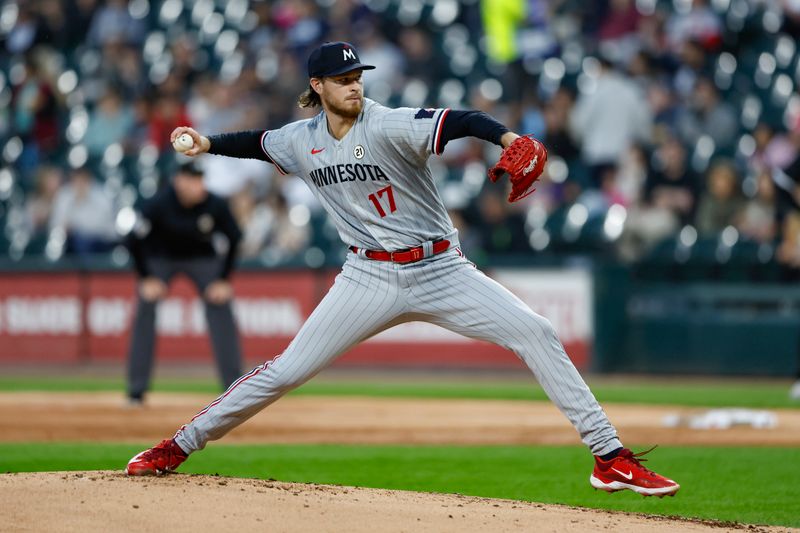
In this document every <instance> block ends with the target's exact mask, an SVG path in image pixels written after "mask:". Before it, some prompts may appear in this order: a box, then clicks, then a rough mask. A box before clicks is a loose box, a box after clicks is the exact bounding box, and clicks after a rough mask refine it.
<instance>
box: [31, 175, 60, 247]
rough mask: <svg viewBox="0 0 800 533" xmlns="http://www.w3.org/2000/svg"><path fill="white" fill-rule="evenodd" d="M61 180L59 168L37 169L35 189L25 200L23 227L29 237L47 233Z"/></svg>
mask: <svg viewBox="0 0 800 533" xmlns="http://www.w3.org/2000/svg"><path fill="white" fill-rule="evenodd" d="M62 180H63V173H62V171H61V169H60V168H58V167H51V166H42V167H39V170H38V172H37V174H36V189H34V191H33V192H32V193H31V194H29V195H28V197H27V198H26V199H25V227H26V230H27V232H28V233H29V234H30V235H41V234H44V233H46V232H47V229H48V225H49V223H50V216H51V213H52V211H53V203H54V201H55V198H56V194H57V193H58V190H59V188H60V187H61V182H62Z"/></svg>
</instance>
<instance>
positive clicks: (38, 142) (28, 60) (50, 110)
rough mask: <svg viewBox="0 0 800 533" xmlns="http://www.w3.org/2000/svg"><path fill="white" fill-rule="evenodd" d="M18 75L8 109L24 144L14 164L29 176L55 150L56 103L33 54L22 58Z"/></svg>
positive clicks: (56, 143) (56, 134)
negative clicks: (10, 109) (40, 161)
mask: <svg viewBox="0 0 800 533" xmlns="http://www.w3.org/2000/svg"><path fill="white" fill-rule="evenodd" d="M21 73H22V76H21V77H20V79H19V81H18V82H17V83H15V84H14V86H13V87H12V92H11V108H12V110H13V111H12V112H13V130H14V131H15V132H16V134H17V135H19V137H20V138H21V139H22V142H23V151H22V155H21V156H20V158H19V160H18V161H17V165H18V168H19V169H20V170H21V171H22V173H23V175H28V174H29V173H30V172H31V171H32V170H33V169H35V167H36V166H37V165H38V163H39V160H40V159H41V158H42V157H44V158H47V157H49V156H50V155H52V153H53V152H54V151H55V150H56V148H57V147H58V142H59V139H60V131H59V123H58V101H57V100H56V96H55V93H54V92H53V89H52V87H51V85H50V83H49V82H48V81H47V79H46V78H45V76H44V73H43V72H42V69H41V68H40V67H39V62H38V60H37V59H35V58H34V56H33V54H28V55H26V56H25V60H24V63H23V65H22V67H21Z"/></svg>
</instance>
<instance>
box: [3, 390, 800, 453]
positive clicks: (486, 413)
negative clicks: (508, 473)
mask: <svg viewBox="0 0 800 533" xmlns="http://www.w3.org/2000/svg"><path fill="white" fill-rule="evenodd" d="M212 399H213V397H212V396H208V395H196V394H195V395H190V394H153V395H152V396H151V397H150V402H149V404H148V406H147V407H145V408H141V409H130V408H127V407H126V406H125V403H124V400H123V397H122V396H121V395H120V394H115V393H41V392H19V393H0V441H6V442H24V441H86V440H92V441H113V442H139V443H152V442H157V441H159V440H161V439H162V438H165V437H168V436H170V435H172V434H173V433H174V432H175V430H176V429H177V428H178V427H180V426H181V424H183V423H185V422H186V421H188V420H189V419H191V417H192V416H193V415H194V414H195V413H196V412H197V411H199V410H200V408H202V407H203V406H204V405H205V404H207V403H208V402H209V401H211V400H212ZM605 409H606V411H607V412H608V415H609V416H610V418H611V420H612V421H613V423H614V424H615V425H616V427H617V429H618V431H619V433H620V436H621V437H622V439H623V441H624V442H628V443H631V444H638V445H646V444H650V443H653V444H655V443H658V444H661V445H679V444H697V445H715V446H719V445H756V446H800V410H797V409H791V410H790V409H784V410H779V409H776V410H773V411H774V412H775V413H776V414H777V421H778V424H777V427H775V428H772V429H755V428H752V427H749V426H735V427H732V428H730V429H725V430H696V429H690V428H688V427H664V426H663V425H662V421H663V419H664V417H666V416H669V415H680V416H688V415H691V414H693V413H698V412H699V410H698V409H691V408H685V407H669V406H637V405H621V404H606V405H605ZM225 442H226V443H237V442H238V443H245V442H247V443H348V444H359V443H362V444H579V443H580V441H579V439H578V436H577V434H576V433H575V430H574V429H573V428H572V426H570V424H569V423H568V422H567V420H566V419H565V418H564V417H563V416H562V415H561V413H559V412H558V410H557V409H556V408H555V407H554V406H553V405H552V404H551V403H548V402H533V401H507V400H450V399H448V400H433V399H400V398H355V397H319V396H289V397H287V398H284V399H282V400H281V401H279V402H277V403H275V404H274V405H272V406H271V407H270V408H269V409H266V410H265V411H263V412H261V413H259V414H258V415H256V416H255V417H254V418H253V419H251V420H249V421H248V422H247V423H245V424H244V425H242V426H241V427H239V428H238V429H236V430H234V431H233V432H232V433H231V434H230V435H228V436H227V437H226V438H225Z"/></svg>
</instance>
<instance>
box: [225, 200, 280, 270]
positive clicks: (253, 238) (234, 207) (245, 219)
mask: <svg viewBox="0 0 800 533" xmlns="http://www.w3.org/2000/svg"><path fill="white" fill-rule="evenodd" d="M230 205H231V212H232V213H233V216H234V218H235V219H236V222H237V223H238V224H239V227H240V228H241V229H242V240H241V241H240V242H239V255H240V257H241V258H242V259H252V258H257V257H258V256H259V255H261V252H262V251H263V249H264V244H265V243H266V242H267V238H268V237H269V231H270V226H271V224H272V213H271V212H270V210H269V209H267V206H266V205H265V204H264V203H263V202H259V201H258V200H257V198H256V195H255V194H254V192H253V190H252V188H251V187H248V188H245V189H242V190H241V191H239V192H238V193H236V194H234V195H233V196H231V198H230Z"/></svg>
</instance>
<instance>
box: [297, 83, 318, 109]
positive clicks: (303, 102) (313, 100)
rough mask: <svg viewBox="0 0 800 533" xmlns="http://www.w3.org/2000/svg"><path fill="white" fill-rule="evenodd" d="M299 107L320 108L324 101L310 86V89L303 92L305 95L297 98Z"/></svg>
mask: <svg viewBox="0 0 800 533" xmlns="http://www.w3.org/2000/svg"><path fill="white" fill-rule="evenodd" d="M297 105H298V106H299V107H319V106H321V105H322V99H321V98H320V97H319V94H318V93H317V91H315V90H314V88H313V87H311V85H309V86H308V89H306V90H305V91H303V94H301V95H300V96H299V97H298V98H297Z"/></svg>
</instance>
